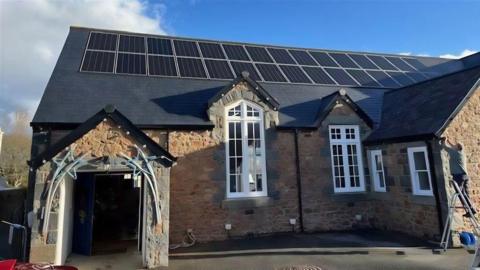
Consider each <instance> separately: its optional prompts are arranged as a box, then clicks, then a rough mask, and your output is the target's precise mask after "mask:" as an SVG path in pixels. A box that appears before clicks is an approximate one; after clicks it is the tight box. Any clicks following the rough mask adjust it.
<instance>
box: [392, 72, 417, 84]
mask: <svg viewBox="0 0 480 270" xmlns="http://www.w3.org/2000/svg"><path fill="white" fill-rule="evenodd" d="M387 73H388V75H390V77H392V78H393V79H394V80H395V81H397V82H398V83H400V84H401V85H403V86H405V85H409V84H412V83H414V82H415V81H414V80H413V79H411V78H410V77H408V76H407V75H405V73H403V72H395V71H388V72H387Z"/></svg>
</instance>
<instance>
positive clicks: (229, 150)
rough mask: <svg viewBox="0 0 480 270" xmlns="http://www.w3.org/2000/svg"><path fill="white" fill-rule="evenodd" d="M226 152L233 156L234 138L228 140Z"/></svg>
mask: <svg viewBox="0 0 480 270" xmlns="http://www.w3.org/2000/svg"><path fill="white" fill-rule="evenodd" d="M228 153H229V154H230V156H231V157H233V156H235V140H230V141H229V142H228Z"/></svg>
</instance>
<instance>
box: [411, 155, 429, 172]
mask: <svg viewBox="0 0 480 270" xmlns="http://www.w3.org/2000/svg"><path fill="white" fill-rule="evenodd" d="M413 160H414V162H415V170H426V169H427V164H426V163H425V154H424V153H423V152H413Z"/></svg>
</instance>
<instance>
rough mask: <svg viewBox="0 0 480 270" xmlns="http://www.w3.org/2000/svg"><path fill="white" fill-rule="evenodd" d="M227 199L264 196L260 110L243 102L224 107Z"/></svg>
mask: <svg viewBox="0 0 480 270" xmlns="http://www.w3.org/2000/svg"><path fill="white" fill-rule="evenodd" d="M225 127H226V131H225V135H226V154H227V155H226V156H227V161H226V164H227V197H229V198H237V197H256V196H266V195H267V179H266V168H265V139H264V125H263V111H262V109H261V108H260V107H258V106H256V105H254V104H251V103H249V102H246V101H240V102H237V103H234V104H233V105H231V106H228V107H227V108H226V125H225Z"/></svg>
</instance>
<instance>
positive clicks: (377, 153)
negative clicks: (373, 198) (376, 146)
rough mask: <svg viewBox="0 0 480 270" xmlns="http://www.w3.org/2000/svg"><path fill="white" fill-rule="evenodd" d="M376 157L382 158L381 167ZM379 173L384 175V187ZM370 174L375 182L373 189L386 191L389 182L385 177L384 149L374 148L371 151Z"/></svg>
mask: <svg viewBox="0 0 480 270" xmlns="http://www.w3.org/2000/svg"><path fill="white" fill-rule="evenodd" d="M375 157H378V158H379V160H380V165H381V166H382V167H381V168H377V162H376V161H375ZM379 173H381V174H382V176H383V187H382V186H381V185H380V177H379ZM370 175H371V179H372V183H373V185H372V186H373V190H374V191H377V192H386V191H387V183H386V179H385V165H384V164H383V155H382V150H372V151H370Z"/></svg>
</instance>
